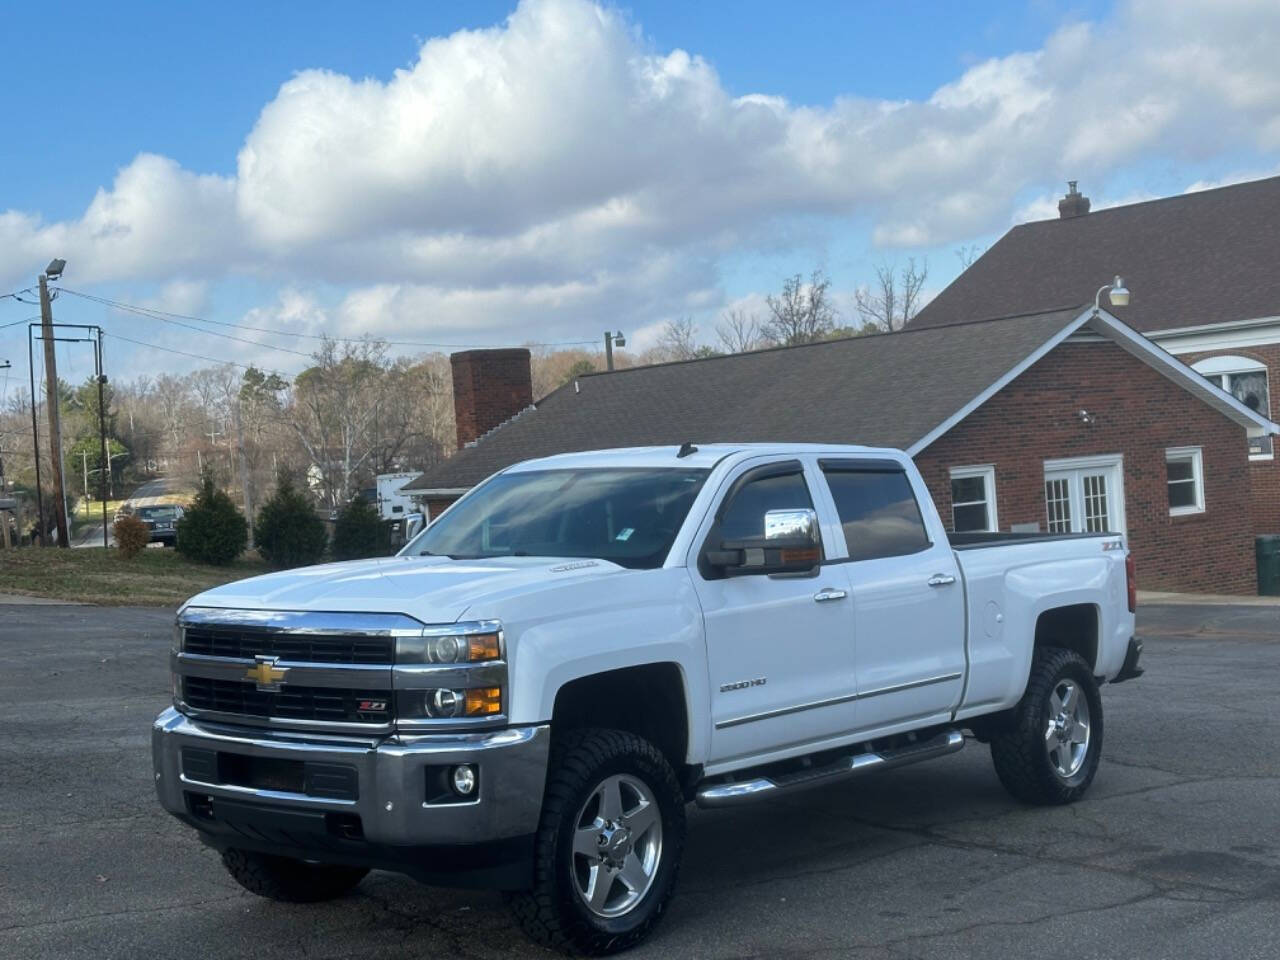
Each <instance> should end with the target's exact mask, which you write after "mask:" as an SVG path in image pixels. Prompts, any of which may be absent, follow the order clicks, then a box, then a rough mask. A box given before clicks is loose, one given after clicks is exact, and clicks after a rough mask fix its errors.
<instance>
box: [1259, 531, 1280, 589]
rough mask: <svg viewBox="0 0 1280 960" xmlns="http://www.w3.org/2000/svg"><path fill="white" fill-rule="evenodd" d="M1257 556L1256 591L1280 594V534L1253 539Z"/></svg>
mask: <svg viewBox="0 0 1280 960" xmlns="http://www.w3.org/2000/svg"><path fill="white" fill-rule="evenodd" d="M1254 547H1255V550H1256V551H1257V558H1258V593H1259V595H1260V596H1264V597H1277V596H1280V536H1277V535H1275V534H1271V535H1268V536H1265V537H1258V538H1256V540H1255V541H1254Z"/></svg>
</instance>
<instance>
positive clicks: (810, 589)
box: [690, 459, 855, 762]
mask: <svg viewBox="0 0 1280 960" xmlns="http://www.w3.org/2000/svg"><path fill="white" fill-rule="evenodd" d="M820 482H821V480H820V478H819V477H817V476H816V474H815V473H814V472H813V471H812V468H809V469H806V467H805V465H804V464H803V463H802V462H801V461H800V460H798V459H789V460H773V461H762V460H761V459H756V460H752V461H748V462H747V463H746V464H744V465H743V466H742V467H740V468H739V469H738V470H737V471H735V472H734V473H733V474H731V475H730V477H729V478H728V479H727V481H726V485H725V491H726V492H725V493H724V495H723V500H722V501H721V505H720V506H719V508H718V509H717V510H716V511H715V513H714V514H713V515H712V516H710V517H708V518H707V519H706V520H704V521H703V526H702V529H700V530H699V533H698V539H697V540H696V541H695V543H696V544H697V546H696V547H695V555H694V556H693V557H692V558H691V559H693V561H694V562H693V563H691V565H690V566H691V567H692V568H693V569H692V573H693V582H694V587H695V589H696V590H697V593H698V600H699V602H700V603H701V605H702V610H703V622H704V625H705V629H706V637H707V667H708V672H709V674H710V681H711V683H710V686H711V690H710V693H711V713H712V723H713V727H712V735H711V757H710V759H711V760H712V762H726V761H732V760H735V759H739V758H743V757H748V756H759V755H762V754H766V753H769V752H771V751H777V750H783V749H788V748H793V747H797V746H801V745H804V744H808V743H814V742H818V741H821V740H823V739H826V738H830V737H833V736H837V735H840V734H847V733H849V732H851V731H852V730H853V729H854V712H855V711H854V703H853V700H854V678H853V621H852V618H851V609H850V601H849V596H848V588H847V583H848V581H847V578H846V577H845V573H844V569H843V567H842V566H841V565H839V564H831V563H830V562H828V561H827V559H826V558H825V554H824V559H823V562H822V564H821V565H820V566H819V568H818V569H817V570H816V571H815V572H813V573H809V574H773V575H770V574H746V575H739V576H724V575H722V574H718V573H717V572H716V571H714V570H711V569H709V568H708V567H707V566H706V564H705V563H700V562H698V557H699V556H700V555H701V554H702V552H703V551H704V550H706V549H708V548H710V549H716V548H717V547H718V544H719V543H720V542H723V541H725V540H735V539H742V538H744V537H749V536H759V535H761V534H762V533H763V521H764V514H765V512H766V511H768V510H791V509H816V510H817V511H818V515H819V522H820V524H821V526H822V529H823V532H824V534H825V533H826V531H827V530H829V529H831V527H832V523H833V518H832V517H831V516H830V515H825V514H824V509H825V504H823V503H818V502H816V498H815V497H814V496H813V489H814V486H815V485H816V484H818V483H820ZM709 545H710V547H709Z"/></svg>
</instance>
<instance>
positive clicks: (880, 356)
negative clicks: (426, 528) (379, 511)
mask: <svg viewBox="0 0 1280 960" xmlns="http://www.w3.org/2000/svg"><path fill="white" fill-rule="evenodd" d="M1080 312H1081V308H1080V307H1071V308H1066V309H1059V310H1054V311H1050V312H1046V313H1039V314H1033V315H1028V316H1022V317H1016V318H1004V319H1000V320H988V321H985V322H982V323H973V324H966V325H963V326H948V327H944V328H941V329H936V330H906V331H902V332H900V333H891V334H882V335H879V336H870V337H854V338H850V339H847V340H833V341H830V342H827V343H817V344H810V345H808V346H801V347H784V348H778V349H773V350H759V351H756V352H753V353H744V354H736V355H733V356H725V357H711V358H707V359H702V360H687V361H684V362H681V363H664V364H657V365H654V366H648V367H633V368H631V369H627V370H619V371H617V372H615V373H603V374H594V375H589V376H584V377H581V378H580V379H579V380H578V389H577V390H575V389H574V386H573V384H572V383H570V384H567V385H566V386H564V387H561V388H560V389H559V390H557V391H555V392H554V393H551V394H550V395H548V396H547V397H545V398H544V399H543V400H542V401H541V402H540V403H539V404H538V405H537V408H536V409H533V410H527V411H525V412H524V413H522V414H521V415H520V416H519V417H517V418H516V419H514V420H512V421H510V422H508V423H507V424H505V425H504V426H501V427H499V428H498V429H496V430H495V431H493V432H492V433H491V434H489V435H488V436H487V437H485V438H484V439H482V440H481V441H480V442H479V443H477V444H476V445H475V446H471V447H465V448H463V449H462V450H459V451H458V453H457V454H456V455H454V456H453V457H452V458H450V459H449V460H446V461H445V462H444V463H442V464H440V465H439V466H438V467H436V468H434V469H433V470H431V471H429V472H427V473H425V474H423V475H422V476H421V477H419V478H418V479H417V480H414V481H412V482H410V483H409V484H407V485H406V486H405V487H404V489H405V490H456V489H463V488H467V487H471V486H473V485H475V484H476V483H478V482H479V481H480V480H483V479H484V478H485V477H486V476H488V475H489V474H491V473H493V472H494V471H497V470H501V469H502V468H504V467H507V466H510V465H511V464H513V463H516V462H518V461H521V460H528V459H530V458H533V457H544V456H548V455H550V454H554V453H569V452H573V451H578V450H599V449H603V448H606V447H630V446H651V445H664V444H679V443H683V442H684V441H686V440H691V441H693V442H695V443H699V442H701V443H713V442H727V443H748V442H767V441H786V442H795V443H803V442H818V443H833V442H839V443H862V444H870V445H876V446H890V447H908V446H910V445H911V444H912V443H914V442H915V441H917V440H919V439H921V438H922V437H924V436H925V435H926V434H927V433H929V431H931V430H933V429H934V428H935V427H937V426H938V425H939V424H941V423H942V422H943V421H944V420H946V419H947V418H948V417H949V416H951V415H952V414H953V413H955V412H956V411H958V410H959V409H960V408H961V407H963V406H964V405H965V404H966V403H968V402H969V401H971V400H973V399H974V398H975V397H977V396H978V395H979V394H980V393H981V392H982V391H983V390H984V389H986V388H987V387H988V386H990V385H991V384H992V383H994V382H995V381H996V380H998V379H999V378H1000V377H1001V376H1003V375H1004V374H1006V373H1008V372H1009V371H1010V370H1012V369H1013V368H1014V367H1016V366H1017V365H1018V364H1019V363H1020V362H1022V361H1023V360H1025V359H1026V358H1027V357H1028V356H1030V355H1031V354H1032V353H1034V352H1035V351H1036V349H1037V348H1039V347H1041V346H1042V345H1044V344H1045V343H1046V342H1047V341H1049V340H1050V339H1051V338H1052V337H1053V336H1054V335H1055V334H1057V333H1059V332H1061V331H1062V330H1063V328H1064V327H1066V326H1067V325H1068V324H1069V323H1071V322H1072V321H1073V320H1075V319H1076V318H1077V317H1079V315H1080Z"/></svg>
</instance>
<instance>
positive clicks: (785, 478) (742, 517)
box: [720, 466, 813, 540]
mask: <svg viewBox="0 0 1280 960" xmlns="http://www.w3.org/2000/svg"><path fill="white" fill-rule="evenodd" d="M766 469H767V468H766ZM812 509H813V498H812V497H810V496H809V487H808V485H807V484H806V483H805V482H804V474H803V473H802V472H801V471H800V468H799V466H797V467H796V469H795V472H793V473H784V474H772V475H768V474H766V475H765V476H762V477H760V478H759V479H757V480H748V481H747V482H746V483H744V484H742V486H740V487H738V489H737V490H735V491H734V492H733V493H732V495H731V496H730V499H729V502H728V503H726V504H725V505H724V508H723V510H721V512H720V538H721V539H722V540H745V539H747V538H748V537H761V536H764V515H765V513H767V512H768V511H770V510H812Z"/></svg>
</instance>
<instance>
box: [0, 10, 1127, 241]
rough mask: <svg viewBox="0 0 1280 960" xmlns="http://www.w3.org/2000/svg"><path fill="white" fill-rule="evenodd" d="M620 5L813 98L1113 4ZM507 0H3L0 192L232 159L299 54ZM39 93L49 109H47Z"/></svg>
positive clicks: (735, 76) (380, 53)
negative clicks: (154, 163) (154, 158)
mask: <svg viewBox="0 0 1280 960" xmlns="http://www.w3.org/2000/svg"><path fill="white" fill-rule="evenodd" d="M619 6H620V7H621V9H624V10H628V11H630V12H631V15H632V17H633V18H634V19H635V21H636V22H637V23H638V24H639V26H640V27H641V28H642V29H643V31H644V33H645V34H646V35H647V36H648V37H649V39H650V40H651V42H652V43H653V45H654V46H655V47H657V48H658V49H670V48H672V47H683V48H684V49H687V50H691V51H697V52H699V53H701V54H702V55H703V56H704V57H706V58H707V59H708V60H710V61H711V62H712V63H713V64H714V65H715V67H716V69H717V70H718V71H719V73H720V76H721V78H722V80H723V81H724V83H725V85H726V86H727V87H728V88H729V90H730V91H732V92H733V93H737V94H743V93H751V92H758V91H766V92H772V93H780V94H782V95H784V96H786V97H787V98H788V99H790V100H793V101H794V102H796V103H803V104H823V103H828V102H830V101H831V100H832V99H834V98H835V97H836V96H839V95H841V94H844V93H848V92H850V91H856V92H858V93H860V94H862V95H865V96H875V97H885V98H890V99H893V98H900V97H911V98H920V97H925V96H928V94H929V93H930V92H932V91H933V90H934V88H936V87H938V86H939V85H941V84H942V83H944V82H946V81H947V80H949V79H951V78H953V77H954V76H955V75H956V74H957V73H958V72H959V70H960V69H962V68H963V67H965V66H968V65H969V64H971V63H974V62H977V61H979V60H982V59H986V58H987V57H991V56H998V55H1000V54H1004V53H1009V52H1011V51H1014V50H1022V49H1031V48H1034V47H1036V46H1038V45H1039V44H1040V42H1041V41H1042V40H1043V39H1044V37H1045V35H1046V34H1048V33H1049V32H1050V31H1051V30H1053V29H1054V28H1056V27H1058V26H1059V25H1061V24H1062V23H1063V22H1066V21H1069V20H1071V19H1088V18H1092V17H1096V16H1098V15H1099V14H1102V13H1105V12H1106V11H1107V10H1108V9H1109V7H1110V4H1108V3H1102V2H1096V0H1095V2H1081V3H1067V4H1050V3H1026V2H979V3H974V2H967V3H962V2H953V3H948V2H936V0H935V2H930V3H907V4H903V5H902V6H901V7H900V6H899V5H898V4H896V3H889V2H884V3H850V2H847V0H846V2H814V3H804V4H778V3H772V2H761V0H748V2H741V3H734V4H732V5H731V8H730V7H726V6H724V5H717V4H711V3H679V2H667V3H657V2H649V3H628V4H621V5H619ZM512 8H513V4H512V3H511V2H491V0H469V2H467V3H465V4H464V3H443V2H422V0H418V2H403V0H400V2H396V0H379V2H378V3H376V4H358V3H352V2H346V3H334V2H328V0H324V2H310V3H307V4H305V5H303V4H299V3H292V4H290V3H275V4H264V3H246V2H240V0H228V2H222V3H218V4H173V3H158V2H151V3H144V2H127V0H126V2H121V3H114V4H103V3H87V2H69V3H62V4H59V5H58V6H57V11H58V13H57V17H56V20H53V21H51V20H50V19H49V17H48V9H49V8H47V7H45V6H42V5H40V4H11V5H8V6H7V7H6V9H5V11H4V13H3V15H2V20H0V23H2V24H3V28H4V29H3V32H4V33H5V34H7V35H9V36H11V37H29V38H31V39H32V40H33V41H34V40H35V38H37V37H47V38H48V39H49V40H51V41H52V42H51V43H40V42H30V43H10V44H6V45H5V56H4V63H3V66H2V67H0V69H2V70H3V76H4V83H3V85H0V111H2V112H0V115H3V116H6V117H10V118H21V117H25V118H28V119H27V121H26V122H23V123H21V125H20V126H19V128H18V130H19V131H20V135H17V136H7V137H5V138H4V139H3V141H0V209H6V208H12V209H19V210H39V211H40V212H42V213H43V214H44V215H45V216H46V217H47V218H51V219H54V218H59V219H60V218H63V217H70V216H75V215H76V214H78V213H80V212H81V211H82V210H83V209H84V206H85V204H86V203H87V202H88V200H89V198H90V197H92V195H93V192H94V191H95V190H96V189H97V188H98V187H100V186H103V185H104V184H105V183H107V182H108V181H109V179H110V177H111V175H112V174H113V173H114V171H115V170H116V169H117V168H119V167H122V166H124V165H125V164H127V163H128V162H129V161H130V160H132V159H133V158H134V156H135V155H136V154H137V153H138V152H139V151H141V150H149V151H152V152H155V153H160V154H164V155H166V156H170V157H173V158H174V159H175V160H177V161H178V162H179V163H181V164H182V165H183V166H184V167H188V168H189V169H193V170H201V171H206V172H210V173H233V172H234V171H235V156H236V152H237V151H238V150H239V148H240V145H241V143H242V142H243V141H244V137H245V134H246V133H247V132H248V131H249V129H250V128H251V127H252V126H253V123H254V120H255V119H256V118H257V116H258V113H259V111H260V110H261V109H262V107H263V104H265V103H266V102H267V101H269V100H270V99H271V98H272V97H273V96H274V95H275V92H276V90H277V89H279V87H280V84H281V83H282V82H284V81H285V80H286V79H288V78H289V76H290V75H292V74H293V73H294V72H295V71H297V70H302V69H306V68H309V67H320V68H324V69H328V70H334V71H337V72H340V73H346V74H349V75H351V76H356V77H362V76H373V77H378V78H381V79H386V78H388V77H389V76H390V74H391V72H392V71H393V70H394V69H395V68H396V67H400V66H404V65H407V64H409V63H411V62H412V61H413V60H414V59H415V58H416V56H417V53H418V49H419V47H420V46H421V43H420V40H421V39H422V38H426V37H432V36H440V35H445V34H450V33H453V32H454V31H456V30H459V29H465V28H474V27H485V26H490V25H492V24H496V23H500V22H501V21H502V20H503V19H504V18H505V17H506V15H507V14H508V13H510V12H511V9H512ZM730 9H731V10H732V12H731V13H730V12H729V11H730ZM304 10H305V12H304ZM373 10H376V11H377V15H376V16H372V15H371V11H373ZM51 72H52V73H54V74H55V76H54V77H53V78H51V77H50V74H51ZM45 103H50V106H51V109H49V110H47V111H46V110H44V109H42V107H41V105H42V104H45ZM14 132H15V133H16V132H18V131H14Z"/></svg>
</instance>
